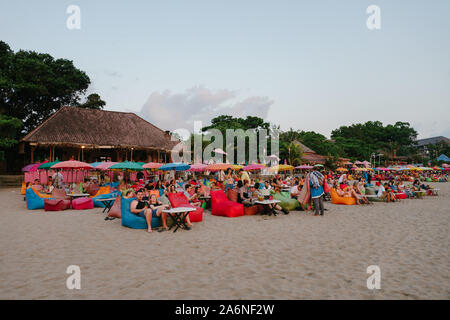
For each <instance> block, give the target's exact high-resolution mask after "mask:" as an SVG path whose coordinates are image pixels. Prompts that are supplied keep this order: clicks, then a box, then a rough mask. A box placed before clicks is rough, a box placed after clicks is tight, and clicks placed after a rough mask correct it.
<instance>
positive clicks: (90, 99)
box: [79, 93, 106, 110]
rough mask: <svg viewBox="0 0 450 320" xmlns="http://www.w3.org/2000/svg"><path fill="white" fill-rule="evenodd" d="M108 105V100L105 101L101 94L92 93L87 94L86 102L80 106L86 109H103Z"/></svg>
mask: <svg viewBox="0 0 450 320" xmlns="http://www.w3.org/2000/svg"><path fill="white" fill-rule="evenodd" d="M105 105H106V102H105V101H103V100H102V99H101V98H100V96H99V95H98V94H96V93H92V94H90V95H88V96H87V98H86V102H84V103H82V104H80V105H79V107H80V108H86V109H97V110H101V109H103V108H104V106H105Z"/></svg>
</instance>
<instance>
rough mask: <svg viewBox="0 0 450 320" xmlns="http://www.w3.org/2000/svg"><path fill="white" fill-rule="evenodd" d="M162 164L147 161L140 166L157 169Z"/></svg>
mask: <svg viewBox="0 0 450 320" xmlns="http://www.w3.org/2000/svg"><path fill="white" fill-rule="evenodd" d="M162 165H163V163H158V162H149V163H146V164H143V165H142V168H144V169H159V168H160V167H161V166H162Z"/></svg>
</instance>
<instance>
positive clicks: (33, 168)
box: [28, 160, 48, 172]
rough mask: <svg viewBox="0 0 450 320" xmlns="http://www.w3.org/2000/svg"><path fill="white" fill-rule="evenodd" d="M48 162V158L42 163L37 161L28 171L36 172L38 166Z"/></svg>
mask: <svg viewBox="0 0 450 320" xmlns="http://www.w3.org/2000/svg"><path fill="white" fill-rule="evenodd" d="M47 162H48V160H45V161H44V162H41V163H36V164H35V165H34V166H32V167H31V168H29V171H28V172H34V171H36V170H37V168H38V167H39V166H40V165H41V164H43V163H47Z"/></svg>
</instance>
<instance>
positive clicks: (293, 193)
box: [290, 179, 301, 198]
mask: <svg viewBox="0 0 450 320" xmlns="http://www.w3.org/2000/svg"><path fill="white" fill-rule="evenodd" d="M300 192H301V188H300V182H299V181H298V180H297V179H296V180H295V182H294V186H293V187H292V188H291V191H290V193H291V197H292V198H297V197H298V196H299V195H300Z"/></svg>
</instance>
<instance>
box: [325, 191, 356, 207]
mask: <svg viewBox="0 0 450 320" xmlns="http://www.w3.org/2000/svg"><path fill="white" fill-rule="evenodd" d="M330 194H331V203H333V204H345V205H354V204H355V203H356V201H355V198H352V197H341V196H339V195H338V194H337V192H336V190H335V189H334V188H332V189H331V191H330Z"/></svg>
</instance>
